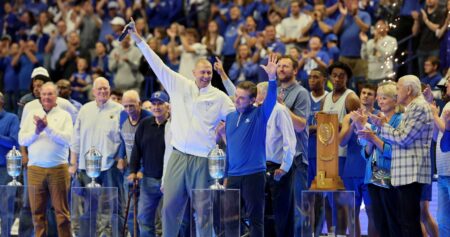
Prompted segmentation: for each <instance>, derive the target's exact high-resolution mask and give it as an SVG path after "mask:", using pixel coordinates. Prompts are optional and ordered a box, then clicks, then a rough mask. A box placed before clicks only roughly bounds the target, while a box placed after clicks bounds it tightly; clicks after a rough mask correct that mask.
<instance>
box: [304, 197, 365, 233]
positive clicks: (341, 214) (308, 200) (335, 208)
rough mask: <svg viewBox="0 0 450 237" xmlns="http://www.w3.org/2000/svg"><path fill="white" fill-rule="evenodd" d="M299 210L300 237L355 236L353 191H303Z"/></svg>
mask: <svg viewBox="0 0 450 237" xmlns="http://www.w3.org/2000/svg"><path fill="white" fill-rule="evenodd" d="M301 209H302V210H301V213H302V222H303V223H302V236H313V237H319V236H327V234H331V235H332V236H350V237H353V236H355V218H357V217H356V216H355V193H354V192H353V191H303V192H302V206H301ZM333 234H334V235H333ZM328 236H329V235H328Z"/></svg>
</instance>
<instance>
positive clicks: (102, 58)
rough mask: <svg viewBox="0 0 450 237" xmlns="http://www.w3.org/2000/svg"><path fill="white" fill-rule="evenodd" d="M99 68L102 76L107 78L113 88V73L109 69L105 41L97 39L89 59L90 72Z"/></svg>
mask: <svg viewBox="0 0 450 237" xmlns="http://www.w3.org/2000/svg"><path fill="white" fill-rule="evenodd" d="M98 69H100V70H101V71H102V72H103V74H104V77H105V78H106V79H108V81H109V82H110V85H111V87H112V88H114V83H112V82H113V79H114V78H113V75H112V74H111V72H110V71H109V57H108V52H107V48H106V45H105V43H103V42H101V41H97V43H96V44H95V54H94V58H93V59H92V61H91V69H90V71H91V72H94V71H96V70H98Z"/></svg>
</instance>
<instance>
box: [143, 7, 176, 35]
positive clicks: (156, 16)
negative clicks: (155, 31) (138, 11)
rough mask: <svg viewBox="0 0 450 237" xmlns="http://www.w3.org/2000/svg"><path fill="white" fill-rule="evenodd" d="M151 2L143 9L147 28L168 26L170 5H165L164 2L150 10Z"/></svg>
mask: <svg viewBox="0 0 450 237" xmlns="http://www.w3.org/2000/svg"><path fill="white" fill-rule="evenodd" d="M152 2H153V1H150V3H147V8H146V9H145V10H146V13H147V24H148V27H149V28H151V29H152V28H156V27H168V26H169V25H170V22H169V21H168V20H167V18H168V17H169V15H170V11H171V9H170V8H169V7H170V5H169V4H167V2H166V1H161V2H160V3H159V4H158V5H157V6H155V7H153V8H151V7H150V5H151V4H152Z"/></svg>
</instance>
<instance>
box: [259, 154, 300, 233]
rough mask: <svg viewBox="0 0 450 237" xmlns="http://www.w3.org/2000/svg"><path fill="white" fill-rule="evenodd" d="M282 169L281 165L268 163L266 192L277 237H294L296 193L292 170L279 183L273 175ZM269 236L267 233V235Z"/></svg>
mask: <svg viewBox="0 0 450 237" xmlns="http://www.w3.org/2000/svg"><path fill="white" fill-rule="evenodd" d="M278 168H280V165H279V164H275V163H269V162H267V172H268V173H270V176H268V177H267V183H266V186H267V187H266V190H267V192H268V194H269V198H270V201H271V204H272V205H271V206H272V210H267V212H270V211H272V216H273V219H274V222H275V232H276V236H278V237H283V236H294V192H293V188H292V185H291V184H292V177H291V174H292V169H290V170H289V172H288V173H286V174H285V175H284V176H283V177H282V178H281V179H280V180H279V181H276V180H275V179H274V176H273V173H274V171H275V170H276V169H278ZM266 235H267V233H266Z"/></svg>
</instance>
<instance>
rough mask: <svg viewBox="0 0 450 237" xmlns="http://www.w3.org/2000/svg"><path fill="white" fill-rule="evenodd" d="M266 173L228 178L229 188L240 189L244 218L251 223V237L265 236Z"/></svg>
mask: <svg viewBox="0 0 450 237" xmlns="http://www.w3.org/2000/svg"><path fill="white" fill-rule="evenodd" d="M265 183H266V174H265V172H259V173H255V174H249V175H243V176H230V177H228V184H227V188H229V189H240V190H241V198H242V201H243V207H244V208H243V209H244V210H245V214H244V217H248V219H249V221H250V237H261V236H264V186H265Z"/></svg>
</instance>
